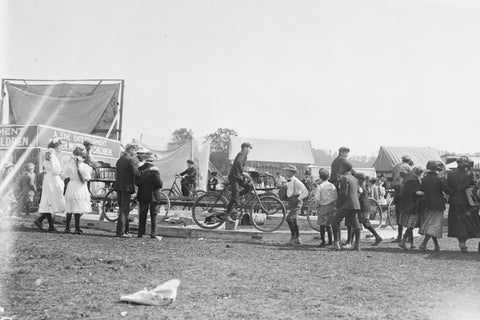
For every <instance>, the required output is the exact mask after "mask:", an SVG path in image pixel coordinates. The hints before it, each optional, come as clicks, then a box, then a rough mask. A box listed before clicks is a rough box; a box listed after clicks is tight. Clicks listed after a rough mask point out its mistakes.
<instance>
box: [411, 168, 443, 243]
mask: <svg viewBox="0 0 480 320" xmlns="http://www.w3.org/2000/svg"><path fill="white" fill-rule="evenodd" d="M442 170H443V163H441V162H439V161H434V160H430V161H428V162H427V173H426V175H425V176H424V177H423V179H422V183H421V185H420V191H418V192H417V194H419V195H421V196H424V208H425V210H424V212H423V213H422V214H421V219H420V229H419V231H418V233H419V234H421V235H424V236H425V238H424V239H423V242H422V244H421V245H420V250H422V251H427V244H428V241H429V240H430V238H432V239H433V243H434V244H435V251H440V245H439V244H438V240H437V239H438V238H441V237H442V235H443V212H444V211H445V194H450V188H449V187H448V185H447V183H446V181H445V180H444V179H441V178H440V177H439V172H440V171H442Z"/></svg>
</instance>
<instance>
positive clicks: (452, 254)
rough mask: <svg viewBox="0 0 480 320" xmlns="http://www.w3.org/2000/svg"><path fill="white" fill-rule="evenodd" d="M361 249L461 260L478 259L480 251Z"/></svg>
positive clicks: (364, 249) (479, 259) (427, 257)
mask: <svg viewBox="0 0 480 320" xmlns="http://www.w3.org/2000/svg"><path fill="white" fill-rule="evenodd" d="M362 251H365V252H384V253H393V254H395V253H401V254H411V255H425V256H426V259H438V260H462V261H480V253H479V252H477V251H470V252H468V253H464V252H460V251H459V250H458V251H456V250H443V251H430V250H429V251H427V252H425V251H420V250H418V249H413V250H401V249H400V248H389V247H362Z"/></svg>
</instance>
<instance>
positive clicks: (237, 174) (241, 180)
mask: <svg viewBox="0 0 480 320" xmlns="http://www.w3.org/2000/svg"><path fill="white" fill-rule="evenodd" d="M241 148H242V150H241V151H240V152H239V153H238V154H237V156H236V157H235V160H233V164H232V168H231V169H230V173H229V174H228V182H229V183H230V192H231V194H232V195H231V198H230V202H229V203H228V206H227V211H226V213H225V216H224V219H225V221H229V222H234V220H233V219H232V218H231V213H232V210H233V208H234V207H237V206H238V199H239V197H241V196H243V195H245V194H247V193H249V192H250V191H252V189H253V187H252V185H251V184H250V182H249V181H250V176H249V175H248V173H247V172H244V171H243V170H244V167H245V165H246V164H247V156H248V153H249V152H250V150H251V149H252V145H251V144H250V143H249V142H244V143H242V145H241ZM240 187H242V188H243V190H242V191H240Z"/></svg>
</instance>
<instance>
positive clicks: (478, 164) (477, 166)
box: [445, 156, 480, 170]
mask: <svg viewBox="0 0 480 320" xmlns="http://www.w3.org/2000/svg"><path fill="white" fill-rule="evenodd" d="M468 158H469V159H470V160H471V161H473V169H474V170H480V157H476V156H473V157H470V156H469V157H468ZM445 167H446V168H447V169H450V170H451V169H455V168H457V161H453V162H450V163H448V164H446V165H445Z"/></svg>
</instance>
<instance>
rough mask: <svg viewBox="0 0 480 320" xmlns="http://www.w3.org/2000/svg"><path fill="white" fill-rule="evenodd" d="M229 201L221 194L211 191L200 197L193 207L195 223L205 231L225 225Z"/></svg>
mask: <svg viewBox="0 0 480 320" xmlns="http://www.w3.org/2000/svg"><path fill="white" fill-rule="evenodd" d="M226 211H227V200H226V199H225V197H223V196H222V194H221V193H218V192H215V191H210V192H207V193H205V194H204V195H202V196H200V197H199V198H198V199H197V201H195V203H194V204H193V207H192V218H193V221H194V222H195V223H196V224H197V225H198V226H199V227H200V228H203V229H216V228H218V227H220V226H221V225H222V224H223V223H224V220H223V215H224V213H225V212H226Z"/></svg>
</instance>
